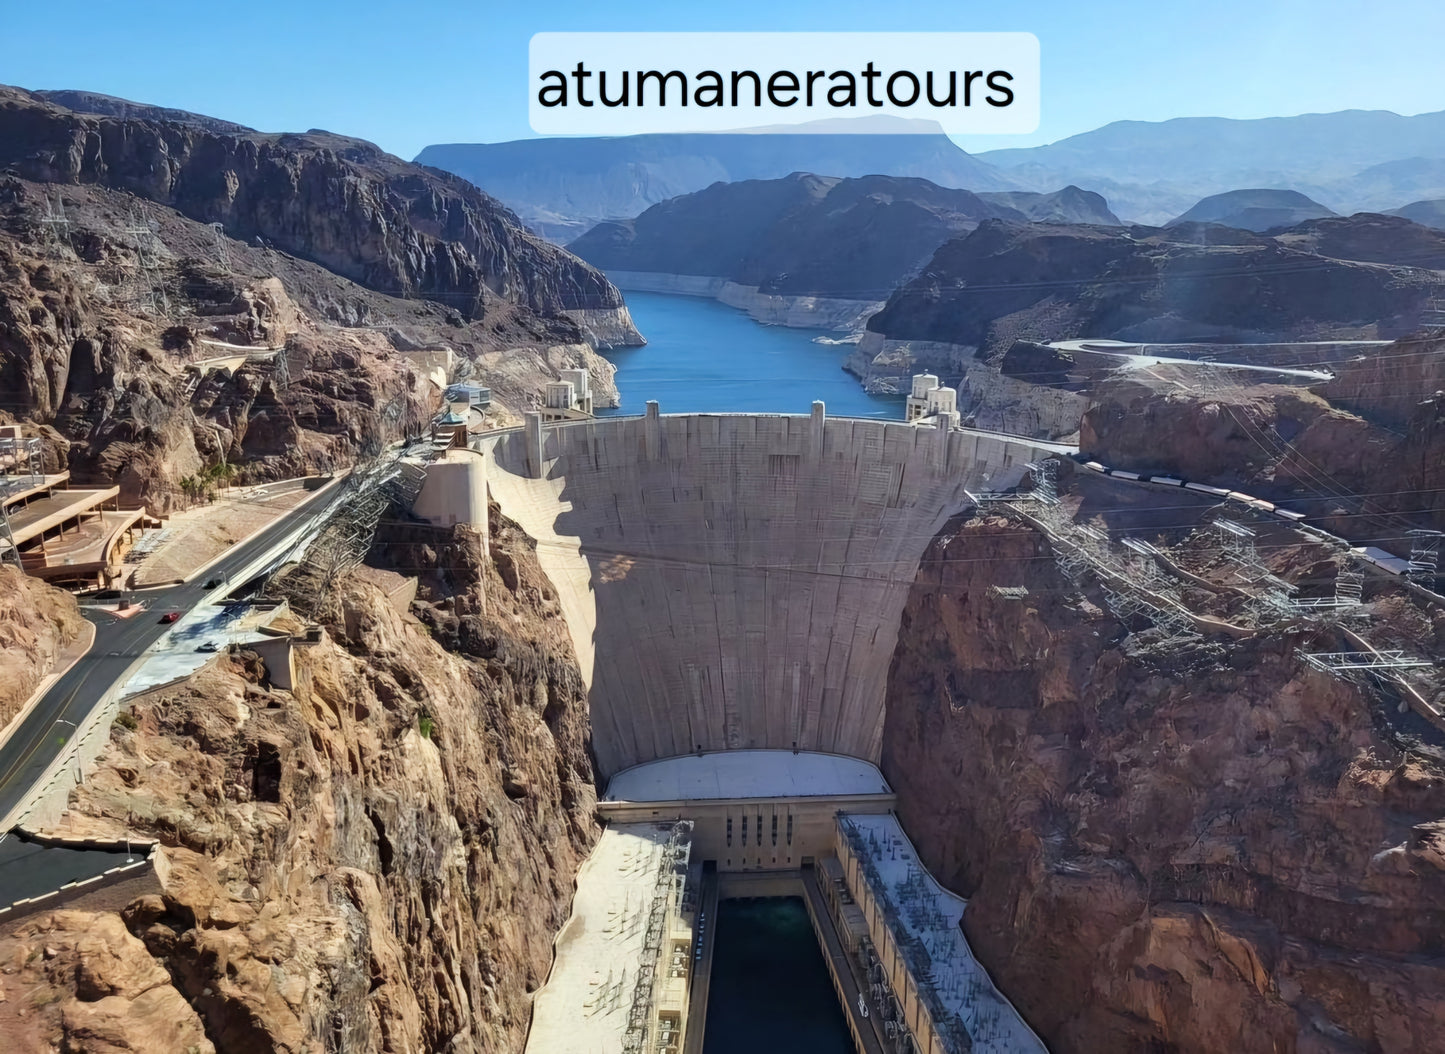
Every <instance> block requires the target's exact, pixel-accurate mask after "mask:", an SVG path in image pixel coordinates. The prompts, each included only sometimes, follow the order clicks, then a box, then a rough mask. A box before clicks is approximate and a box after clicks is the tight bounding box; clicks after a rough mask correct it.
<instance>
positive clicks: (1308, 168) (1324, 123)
mask: <svg viewBox="0 0 1445 1054" xmlns="http://www.w3.org/2000/svg"><path fill="white" fill-rule="evenodd" d="M417 161H419V162H421V163H422V164H427V165H434V166H436V167H438V168H443V169H446V170H448V171H451V172H453V173H455V174H457V175H460V176H462V177H463V178H465V179H468V180H470V181H471V182H473V183H476V184H477V185H478V186H481V187H484V188H486V190H487V191H488V192H489V193H491V194H494V195H496V196H497V197H498V198H500V199H501V200H502V201H504V202H506V203H507V204H508V205H509V206H511V207H512V208H513V209H514V210H515V211H516V212H517V213H518V215H519V216H521V217H522V219H523V220H524V221H525V222H526V223H528V224H529V225H530V226H532V227H533V228H534V229H536V230H538V231H539V232H541V233H543V234H544V235H546V236H547V237H549V238H552V239H553V240H555V241H562V242H565V241H568V240H571V239H572V238H575V237H577V236H578V235H580V234H581V233H583V232H584V231H586V230H588V229H590V228H591V227H592V226H593V225H594V224H595V223H597V222H599V221H601V220H612V219H631V218H632V217H634V216H637V215H639V214H641V213H642V212H643V211H644V210H646V209H647V208H649V207H651V206H652V205H655V204H657V203H658V202H660V201H665V200H666V199H668V198H671V197H675V196H677V195H679V194H687V193H692V192H693V191H697V190H702V189H703V188H704V187H707V186H710V185H711V184H713V183H716V182H739V181H742V180H748V179H777V178H781V177H783V176H786V175H788V174H790V173H792V172H814V173H817V174H819V175H825V176H839V177H856V176H865V175H892V176H915V177H919V178H922V179H927V180H929V181H930V182H933V183H936V184H938V185H939V186H941V187H950V188H958V189H967V190H973V191H976V192H981V191H1036V192H1053V191H1055V190H1057V189H1058V188H1059V187H1063V186H1067V185H1074V186H1077V187H1082V188H1084V189H1086V190H1090V191H1094V192H1097V193H1099V194H1101V195H1103V196H1104V197H1105V198H1106V199H1107V200H1108V204H1109V207H1110V208H1111V209H1112V210H1113V212H1114V213H1116V214H1117V215H1118V216H1120V217H1122V218H1123V219H1125V220H1127V221H1130V222H1141V223H1152V224H1162V223H1166V222H1168V221H1169V220H1170V219H1172V218H1174V217H1177V216H1179V215H1180V214H1181V213H1184V212H1185V211H1186V210H1188V209H1189V208H1190V207H1192V206H1193V205H1194V204H1195V203H1196V202H1197V201H1198V200H1199V199H1200V198H1203V197H1207V196H1210V195H1214V194H1219V193H1223V192H1225V191H1233V190H1238V189H1240V188H1246V187H1257V188H1265V189H1276V190H1294V191H1298V192H1299V193H1301V194H1304V195H1306V196H1308V197H1309V198H1311V199H1312V200H1314V201H1315V202H1318V203H1320V204H1322V205H1323V206H1324V207H1326V208H1327V209H1329V210H1332V211H1334V212H1337V213H1342V214H1348V213H1353V212H1358V211H1373V212H1385V211H1389V210H1391V209H1396V208H1400V207H1402V206H1404V205H1406V204H1407V203H1411V202H1416V201H1422V200H1432V199H1437V198H1445V111H1441V112H1437V113H1427V114H1420V115H1418V116H1414V117H1402V116H1400V115H1399V114H1394V113H1389V112H1386V111H1377V110H1374V111H1363V110H1346V111H1341V112H1339V113H1329V114H1305V115H1302V116H1298V117H1271V118H1264V119H1259V120H1232V119H1227V118H1218V117H1186V118H1178V119H1176V120H1172V121H1162V122H1144V121H1118V122H1115V123H1113V124H1109V125H1106V126H1104V127H1102V128H1099V129H1096V130H1094V131H1092V132H1085V133H1083V134H1082V135H1076V136H1071V137H1070V138H1068V139H1063V140H1060V141H1059V142H1057V143H1051V144H1049V145H1047V146H1037V147H1027V148H1020V149H1011V150H993V151H989V152H987V153H982V154H978V155H971V154H968V153H966V152H965V151H964V150H962V149H960V148H959V147H958V146H957V145H956V144H955V143H954V142H953V141H952V140H950V139H949V138H947V137H946V136H944V135H943V134H941V133H938V134H910V135H838V134H791V133H790V134H768V135H649V136H630V137H625V138H616V139H590V138H578V139H524V140H518V141H515V142H510V143H495V144H465V143H459V144H449V145H440V146H429V147H427V148H426V149H424V150H423V151H422V152H421V153H420V154H419V155H418V157H417ZM1024 211H1027V210H1024Z"/></svg>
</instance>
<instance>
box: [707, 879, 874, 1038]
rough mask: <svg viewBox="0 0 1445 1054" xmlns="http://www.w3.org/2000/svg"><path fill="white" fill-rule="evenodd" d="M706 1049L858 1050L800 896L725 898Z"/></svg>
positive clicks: (721, 907) (720, 914)
mask: <svg viewBox="0 0 1445 1054" xmlns="http://www.w3.org/2000/svg"><path fill="white" fill-rule="evenodd" d="M703 1049H704V1050H705V1051H707V1054H773V1052H775V1051H776V1052H778V1054H782V1052H785V1051H786V1052H788V1054H852V1051H853V1039H852V1037H851V1036H850V1035H849V1034H848V1025H847V1023H846V1022H845V1021H844V1019H843V1009H842V1007H840V1006H839V1005H838V997H837V996H836V995H834V994H833V982H832V981H831V980H830V979H829V977H828V967H827V964H825V963H824V962H823V953H822V951H821V950H820V949H819V947H818V938H817V937H815V936H814V935H813V923H812V921H811V920H810V919H809V918H808V910H807V908H805V907H804V906H803V901H802V899H801V898H800V897H767V898H752V899H747V900H724V901H722V902H720V903H719V904H718V917H717V947H716V949H715V950H714V952H713V960H712V989H711V992H710V993H709V996H708V1002H707V1027H706V1030H705V1031H704V1033H703Z"/></svg>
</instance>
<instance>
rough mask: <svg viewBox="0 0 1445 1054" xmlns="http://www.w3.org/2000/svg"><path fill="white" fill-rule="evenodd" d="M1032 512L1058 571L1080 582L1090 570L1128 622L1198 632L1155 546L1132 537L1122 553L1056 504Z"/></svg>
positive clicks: (1175, 633) (1184, 634)
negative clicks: (1148, 622) (1050, 546)
mask: <svg viewBox="0 0 1445 1054" xmlns="http://www.w3.org/2000/svg"><path fill="white" fill-rule="evenodd" d="M1031 513H1032V517H1033V519H1034V522H1035V523H1036V524H1037V525H1038V526H1040V527H1041V528H1042V529H1043V530H1044V533H1045V534H1046V535H1047V536H1048V538H1049V541H1050V543H1051V544H1052V547H1053V551H1054V562H1055V564H1056V565H1057V567H1058V569H1059V573H1060V574H1062V575H1063V576H1064V577H1065V578H1067V579H1068V580H1069V581H1071V582H1073V583H1075V584H1079V583H1080V582H1082V580H1083V578H1084V576H1085V575H1086V574H1088V573H1090V572H1092V573H1093V574H1094V576H1095V577H1096V578H1097V579H1098V581H1099V585H1100V588H1101V590H1102V591H1103V594H1104V602H1105V603H1106V604H1107V605H1108V607H1109V610H1110V612H1111V613H1113V615H1114V616H1115V617H1116V618H1118V619H1120V620H1121V621H1123V622H1126V623H1127V622H1129V621H1131V620H1133V619H1135V618H1144V619H1147V620H1148V621H1150V622H1152V623H1153V624H1154V625H1155V626H1157V627H1159V628H1160V629H1161V630H1163V631H1164V632H1166V633H1167V634H1169V636H1170V637H1177V638H1179V639H1181V640H1183V639H1185V638H1188V637H1196V636H1198V632H1197V631H1196V630H1195V628H1194V622H1193V619H1192V617H1191V615H1190V611H1189V608H1188V607H1187V606H1186V605H1185V604H1184V601H1183V599H1182V597H1181V595H1180V593H1179V587H1178V584H1177V583H1176V582H1175V581H1174V580H1173V579H1172V578H1170V577H1168V576H1167V575H1165V574H1164V573H1163V572H1162V571H1161V570H1160V568H1159V562H1158V559H1157V558H1158V556H1160V555H1161V554H1160V552H1159V549H1158V548H1157V547H1155V546H1154V545H1151V544H1150V543H1148V542H1145V541H1142V540H1140V539H1134V538H1130V539H1126V540H1125V541H1124V547H1125V548H1124V552H1123V553H1119V552H1116V551H1115V550H1114V549H1112V548H1111V547H1110V544H1109V536H1108V534H1106V533H1105V532H1103V531H1101V530H1098V529H1097V528H1094V527H1091V526H1089V525H1087V524H1078V523H1075V522H1074V521H1073V520H1072V519H1071V518H1070V517H1069V516H1068V515H1067V514H1066V513H1065V512H1064V511H1063V508H1062V506H1060V505H1058V504H1057V503H1056V504H1053V505H1050V504H1047V503H1040V504H1039V505H1038V506H1037V507H1036V508H1034V509H1033V510H1031Z"/></svg>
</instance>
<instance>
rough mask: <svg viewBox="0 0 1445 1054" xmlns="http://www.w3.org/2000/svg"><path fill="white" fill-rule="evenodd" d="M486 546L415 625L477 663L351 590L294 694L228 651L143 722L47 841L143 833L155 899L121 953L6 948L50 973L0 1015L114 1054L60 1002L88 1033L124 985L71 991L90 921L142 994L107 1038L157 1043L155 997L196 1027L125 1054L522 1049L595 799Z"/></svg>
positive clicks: (524, 572)
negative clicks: (460, 627)
mask: <svg viewBox="0 0 1445 1054" xmlns="http://www.w3.org/2000/svg"><path fill="white" fill-rule="evenodd" d="M496 534H497V535H498V537H497V539H496V540H495V543H494V548H493V553H494V554H495V557H496V559H495V562H494V561H490V560H483V559H482V558H481V556H480V553H481V550H480V548H479V547H478V543H477V538H476V536H475V535H472V534H468V533H467V532H466V531H464V530H463V531H461V532H460V533H457V534H456V535H455V536H453V537H451V538H449V539H448V541H447V542H446V543H445V545H442V546H439V547H438V548H439V549H440V550H441V553H440V555H441V557H442V558H443V564H442V565H439V566H437V567H434V568H433V570H432V571H431V572H429V573H427V581H426V582H425V583H423V585H424V589H423V593H422V596H423V603H422V608H421V610H424V611H429V610H432V606H433V605H435V604H440V603H442V601H445V606H446V607H448V608H451V609H453V610H454V609H456V608H457V607H461V608H462V609H463V610H465V611H466V612H468V615H467V618H468V619H470V620H471V622H472V624H474V626H475V628H476V629H477V631H478V632H479V633H484V634H486V635H487V636H488V637H489V638H490V639H491V641H492V642H493V646H492V648H491V649H490V651H489V653H488V657H481V656H480V655H478V654H477V652H476V651H475V650H473V651H471V653H470V654H467V655H463V654H460V649H459V651H458V653H452V652H448V651H447V650H445V649H444V648H443V647H442V645H441V643H439V642H438V640H433V639H432V635H431V633H430V632H429V631H428V630H427V629H425V628H424V627H423V625H422V624H421V623H420V622H418V621H417V620H416V619H415V618H413V617H411V616H409V615H402V614H398V613H397V612H396V611H395V610H393V608H392V607H391V606H390V604H389V603H388V602H387V601H386V599H385V598H384V596H383V594H382V592H381V591H380V590H378V589H377V588H376V587H375V586H373V585H370V584H366V583H363V582H359V581H352V582H351V583H350V584H349V585H348V586H347V587H346V588H345V590H344V592H343V593H342V595H341V598H340V602H339V603H340V608H339V611H338V616H339V617H338V619H337V620H336V623H335V624H334V625H332V626H331V633H330V634H328V636H327V638H326V639H325V640H323V641H322V642H321V643H320V644H317V645H314V646H309V647H301V648H298V649H297V651H296V668H297V678H298V679H297V687H296V690H295V692H294V693H287V692H280V691H275V690H271V689H269V688H268V687H266V685H267V683H268V679H267V678H266V676H265V671H264V667H263V665H262V664H261V663H260V661H259V659H257V658H256V657H255V656H254V655H249V654H248V653H244V652H241V653H237V654H233V655H231V656H223V657H221V658H219V659H218V660H217V662H216V663H215V664H213V665H212V666H210V667H208V668H206V669H205V670H203V671H201V672H200V673H198V674H197V675H196V676H194V677H192V678H190V679H189V680H187V681H186V682H184V683H182V684H180V685H177V686H175V687H173V688H169V689H165V690H162V691H159V692H156V693H153V694H151V695H148V696H145V697H143V698H140V699H138V700H137V701H135V703H134V704H133V705H132V706H131V707H130V712H131V713H132V714H133V715H134V717H135V719H136V721H135V723H136V724H137V727H136V729H135V730H133V731H131V730H126V729H125V728H123V727H122V726H121V725H119V724H118V725H117V726H116V727H115V729H114V730H113V733H112V736H113V738H112V742H111V744H110V746H109V748H108V749H107V751H106V752H105V753H104V754H102V756H101V758H100V760H99V763H98V767H97V770H96V772H95V773H94V774H93V776H92V777H91V779H90V780H89V781H88V782H87V783H86V784H85V786H84V787H82V788H79V789H77V791H76V792H75V795H74V797H73V799H72V804H71V812H70V814H69V816H68V818H67V819H66V820H65V821H64V822H63V831H62V833H72V834H75V833H81V832H95V833H102V832H104V833H108V834H112V835H114V834H119V833H121V832H124V831H127V830H128V831H130V832H132V834H133V836H149V837H154V838H158V839H159V840H160V841H161V842H162V843H163V844H164V845H165V847H166V849H165V851H166V853H167V855H168V857H169V859H170V862H171V873H170V877H169V879H168V881H167V887H166V893H165V895H164V896H153V897H147V898H143V899H142V900H139V901H136V902H134V903H133V904H132V905H131V906H130V907H129V908H128V909H127V910H126V912H125V913H124V922H125V931H128V935H125V934H124V933H122V932H119V925H118V919H117V918H116V916H113V915H111V916H104V915H98V914H95V915H83V916H81V917H79V918H76V917H74V914H73V913H72V914H71V915H66V914H64V913H62V914H58V915H55V916H53V917H50V916H47V917H43V918H40V919H37V920H35V921H34V922H33V923H32V924H31V925H30V926H29V927H28V928H26V929H25V930H23V931H21V933H19V934H18V935H12V934H6V935H5V936H4V937H3V938H0V962H4V963H13V962H16V961H17V960H18V961H21V962H24V961H25V960H26V959H27V957H28V956H29V954H30V952H31V951H33V950H34V949H35V948H36V947H43V948H50V949H51V950H52V951H53V953H54V954H53V955H49V956H48V958H47V959H46V960H45V965H44V966H43V967H36V966H35V965H34V964H33V963H31V964H30V965H28V966H26V967H25V968H24V970H23V971H22V972H21V973H19V974H16V975H13V976H7V975H0V983H3V985H4V994H5V1000H6V1001H5V1002H3V1003H0V1014H4V1013H7V1012H13V1010H11V1011H6V1010H5V1009H4V1008H16V1007H18V1006H19V1005H20V1002H19V1001H20V1000H22V999H24V1000H28V1001H29V1002H28V1003H27V1004H26V1007H27V1010H26V1013H27V1025H26V1027H27V1028H28V1029H30V1030H31V1031H32V1032H34V1033H35V1035H37V1036H38V1037H39V1040H40V1041H43V1042H47V1043H53V1044H59V1045H63V1046H64V1048H65V1049H75V1050H100V1049H105V1050H109V1049H118V1048H115V1047H106V1046H101V1045H98V1044H97V1043H95V1042H92V1040H91V1039H89V1038H88V1036H89V1033H88V1032H86V1031H85V1029H86V1028H88V1027H89V1026H88V1025H85V1024H84V1020H83V1019H82V1018H80V1017H78V1016H77V1014H79V1013H80V1010H77V1009H76V1006H75V1004H76V1001H77V1000H78V1001H80V1003H82V1004H85V1005H84V1006H83V1007H82V1008H81V1009H83V1010H85V1012H86V1013H88V1014H91V1015H92V1016H94V1015H96V1014H98V1013H99V1008H100V1004H99V1003H98V1004H95V1005H93V1006H92V1005H91V1004H90V1003H87V1002H86V1001H87V1000H93V999H94V998H95V994H96V993H98V992H100V991H101V989H103V988H107V987H108V988H117V986H116V985H114V984H109V985H98V984H90V983H89V982H88V981H84V978H83V975H84V973H85V971H86V970H90V969H92V966H93V963H94V961H95V959H94V955H93V954H92V952H91V951H87V948H88V947H89V946H88V945H87V946H86V947H82V946H81V945H80V943H79V942H75V941H70V940H69V939H68V938H67V937H66V936H65V935H66V934H69V933H71V932H72V931H76V930H83V929H84V928H85V927H86V926H87V925H88V924H94V925H96V926H100V925H102V924H104V925H110V926H112V928H114V929H117V931H118V932H117V933H116V934H115V935H114V936H115V940H114V941H107V944H108V945H113V946H114V950H113V951H112V952H111V954H113V955H115V956H119V957H122V958H123V959H124V961H125V963H127V964H130V966H129V967H128V972H129V973H130V974H134V975H135V977H137V978H140V980H135V981H134V982H133V983H132V982H127V983H126V984H125V985H121V986H119V988H117V991H116V992H115V994H114V995H112V996H110V997H109V998H119V999H121V1000H122V1001H124V1003H126V1004H128V1005H127V1006H124V1007H123V1006H122V1005H121V1004H115V1005H116V1006H117V1008H118V1009H117V1010H116V1012H115V1013H114V1014H112V1015H111V1018H113V1019H114V1020H111V1018H107V1021H108V1022H110V1023H109V1024H107V1027H112V1026H113V1027H114V1028H121V1027H122V1026H124V1027H126V1028H131V1027H132V1026H133V1027H134V1028H135V1029H136V1030H138V1031H137V1032H136V1034H144V1035H151V1033H149V1032H143V1030H144V1029H147V1028H149V1027H150V1025H149V1022H150V1021H151V1017H152V1008H150V1004H149V1003H146V1004H145V1005H142V1000H143V999H146V1000H151V1001H155V1002H157V1003H158V1004H162V1005H163V1006H165V1007H170V1006H172V1005H173V1006H174V1007H175V1008H176V1013H175V1014H173V1015H172V1020H173V1021H175V1020H184V1021H195V1022H199V1025H200V1027H201V1028H202V1029H203V1030H204V1031H203V1034H202V1035H199V1036H194V1037H193V1038H191V1039H190V1040H189V1042H182V1041H180V1040H179V1039H178V1040H177V1041H176V1042H174V1043H167V1042H159V1041H157V1042H155V1043H153V1044H152V1043H144V1042H142V1043H137V1044H133V1045H132V1047H131V1049H137V1050H147V1051H150V1050H155V1051H161V1050H178V1051H181V1050H186V1049H188V1046H192V1045H194V1046H195V1047H197V1048H199V1049H202V1050H209V1049H211V1045H212V1044H213V1045H214V1047H215V1049H217V1050H223V1051H248V1052H250V1051H303V1050H304V1051H312V1050H335V1051H347V1052H350V1051H398V1052H400V1051H420V1050H443V1049H445V1050H456V1051H514V1050H520V1049H521V1045H522V1040H523V1038H524V1036H525V1034H526V1029H527V1027H528V1022H529V1020H530V993H531V992H533V991H534V990H535V989H537V988H538V987H540V985H541V984H542V982H543V980H544V979H545V977H546V974H547V971H548V969H549V967H550V964H551V941H552V937H553V935H554V933H555V931H556V930H557V929H558V928H560V926H561V924H562V923H563V922H564V921H565V919H566V916H567V913H568V910H569V905H570V902H571V893H572V882H573V876H574V874H575V872H576V869H577V867H578V866H579V865H580V863H581V860H582V859H583V858H584V857H585V855H586V853H587V851H588V850H589V849H590V847H591V844H592V842H593V840H594V838H595V835H596V829H595V824H594V821H593V818H592V810H593V806H594V805H595V800H596V794H595V790H594V787H593V783H592V768H591V762H590V760H589V757H588V752H587V713H586V705H585V695H584V692H583V687H582V681H581V675H580V672H579V671H578V669H577V666H576V662H575V660H574V659H573V657H572V653H571V650H570V646H569V644H568V643H567V637H566V634H565V632H561V631H560V630H559V629H558V628H557V626H556V625H555V624H554V622H553V620H552V619H550V618H549V617H548V615H547V613H546V602H545V599H544V597H545V595H546V594H549V593H550V589H549V588H548V587H547V586H546V584H545V579H544V578H543V577H542V575H541V572H540V569H539V568H538V566H537V564H536V561H535V557H533V556H532V554H531V551H530V549H529V547H528V543H527V541H526V539H525V538H524V537H523V536H521V535H520V534H516V533H511V532H510V531H509V529H508V528H507V527H506V525H505V524H498V530H497V532H496ZM448 547H449V548H448ZM434 555H435V554H434ZM500 567H505V568H506V570H507V574H506V577H505V578H504V577H503V576H502V575H501V574H500V573H499V568H500ZM444 582H450V583H451V585H450V586H449V587H448V588H447V589H446V590H445V592H446V596H445V597H443V596H441V595H440V594H439V592H438V590H439V589H440V588H441V584H442V583H444ZM509 583H510V584H509ZM483 596H485V598H486V602H485V610H484V611H483V610H482V607H483V605H482V601H481V598H482V597H483ZM348 627H349V629H348ZM102 920H108V921H104V923H103V922H102ZM137 949H142V950H143V952H144V953H145V954H141V952H140V951H138V950H137ZM88 963H89V964H92V965H87V964H88ZM162 968H163V969H162ZM118 970H119V967H118V966H117V971H118ZM142 982H144V983H142ZM47 985H48V986H49V987H48V988H47V987H46V986H47ZM146 985H149V986H150V987H145V986H146ZM142 988H144V989H145V991H144V994H140V989H142ZM82 989H83V990H84V991H82ZM151 993H155V994H151ZM105 1002H106V1000H105V999H102V1000H101V1003H105ZM31 1008H34V1009H31ZM142 1017H143V1018H144V1020H140V1019H141V1018H142ZM116 1022H118V1023H116ZM171 1027H172V1028H175V1027H176V1026H175V1025H174V1024H173V1025H172V1026H171ZM177 1034H178V1035H179V1032H178V1033H177ZM187 1035H188V1036H190V1035H191V1034H190V1033H188V1034H187ZM162 1038H164V1037H162ZM40 1049H49V1048H40Z"/></svg>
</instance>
